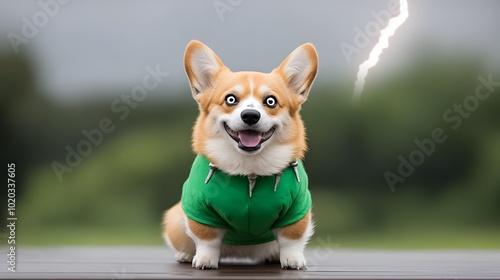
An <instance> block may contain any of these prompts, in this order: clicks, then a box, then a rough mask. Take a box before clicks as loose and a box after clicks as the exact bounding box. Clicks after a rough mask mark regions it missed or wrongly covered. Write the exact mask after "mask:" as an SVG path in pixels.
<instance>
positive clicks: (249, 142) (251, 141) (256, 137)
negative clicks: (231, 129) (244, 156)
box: [238, 130, 262, 148]
mask: <svg viewBox="0 0 500 280" xmlns="http://www.w3.org/2000/svg"><path fill="white" fill-rule="evenodd" d="M238 137H239V138H240V141H241V144H243V145H244V146H245V147H251V148H252V147H255V146H257V145H259V144H260V140H261V139H262V135H261V133H260V132H258V131H255V130H242V131H240V132H238Z"/></svg>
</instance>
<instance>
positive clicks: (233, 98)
mask: <svg viewBox="0 0 500 280" xmlns="http://www.w3.org/2000/svg"><path fill="white" fill-rule="evenodd" d="M226 104H227V105H229V106H233V105H236V104H238V98H236V96H234V95H233V94H228V95H226Z"/></svg>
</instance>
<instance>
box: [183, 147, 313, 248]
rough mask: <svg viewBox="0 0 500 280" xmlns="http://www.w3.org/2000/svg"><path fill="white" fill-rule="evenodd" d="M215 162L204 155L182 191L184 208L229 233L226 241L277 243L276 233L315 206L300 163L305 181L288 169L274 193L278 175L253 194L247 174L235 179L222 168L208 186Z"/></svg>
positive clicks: (261, 180) (193, 216) (264, 181)
mask: <svg viewBox="0 0 500 280" xmlns="http://www.w3.org/2000/svg"><path fill="white" fill-rule="evenodd" d="M208 165H209V161H208V159H207V158H205V157H204V156H201V155H198V156H197V157H196V159H195V161H194V163H193V166H192V167H191V172H190V174H189V177H188V179H187V180H186V182H185V183H184V186H183V189H182V209H184V212H185V213H186V215H187V216H188V217H189V218H190V219H192V220H195V221H197V222H199V223H202V224H205V225H208V226H212V227H216V228H223V229H227V231H226V235H225V237H224V240H223V242H224V243H227V244H234V245H253V244H261V243H265V242H269V241H273V240H275V239H276V237H275V236H274V233H273V232H272V230H274V229H277V228H281V227H285V226H287V225H290V224H293V223H295V222H297V221H298V220H300V219H302V218H303V217H304V216H305V215H306V214H307V212H308V211H309V209H310V208H311V194H310V193H309V190H308V188H307V174H306V172H305V170H304V166H303V164H302V162H301V161H299V163H298V172H299V175H300V182H298V180H297V179H296V177H295V173H294V171H293V168H292V167H287V168H286V169H285V170H283V174H282V176H281V179H280V180H279V185H278V187H277V189H276V191H274V184H275V175H273V176H262V177H257V180H256V183H255V187H254V189H253V193H252V196H251V197H250V195H249V190H248V188H249V187H248V185H249V184H248V178H247V177H246V176H230V175H227V174H226V173H224V172H222V171H221V170H218V169H216V170H215V172H214V174H213V176H212V177H211V179H210V180H209V181H208V183H207V184H205V179H206V178H207V175H208V173H209V171H210V168H209V166H208Z"/></svg>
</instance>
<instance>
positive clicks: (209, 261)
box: [193, 254, 219, 269]
mask: <svg viewBox="0 0 500 280" xmlns="http://www.w3.org/2000/svg"><path fill="white" fill-rule="evenodd" d="M193 267H196V268H198V269H205V268H206V269H214V268H219V258H217V257H213V256H207V255H200V254H196V255H195V256H194V258H193Z"/></svg>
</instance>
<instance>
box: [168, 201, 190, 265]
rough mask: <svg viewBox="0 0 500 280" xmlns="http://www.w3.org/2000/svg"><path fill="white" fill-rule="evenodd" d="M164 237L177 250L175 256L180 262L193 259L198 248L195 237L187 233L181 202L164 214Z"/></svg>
mask: <svg viewBox="0 0 500 280" xmlns="http://www.w3.org/2000/svg"><path fill="white" fill-rule="evenodd" d="M163 237H164V238H165V240H166V242H167V244H168V245H169V246H170V247H172V248H173V249H174V250H175V258H176V260H177V261H178V262H188V263H190V262H192V261H193V258H194V255H195V253H196V248H195V244H194V241H193V239H191V237H189V236H188V235H187V234H186V215H185V214H184V211H183V210H182V207H181V203H180V202H179V203H177V204H176V205H174V206H172V208H170V209H168V210H167V211H166V212H165V214H164V215H163Z"/></svg>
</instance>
